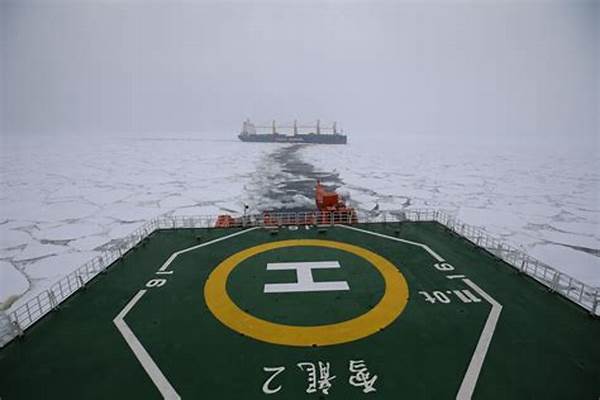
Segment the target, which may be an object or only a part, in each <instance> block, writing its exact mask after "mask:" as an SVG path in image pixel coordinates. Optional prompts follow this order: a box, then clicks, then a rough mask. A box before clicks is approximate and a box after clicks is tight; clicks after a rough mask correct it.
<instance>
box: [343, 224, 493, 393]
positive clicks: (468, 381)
mask: <svg viewBox="0 0 600 400" xmlns="http://www.w3.org/2000/svg"><path fill="white" fill-rule="evenodd" d="M336 226H339V227H342V228H346V229H350V230H353V231H358V232H363V233H366V234H369V235H373V236H379V237H382V238H386V239H391V240H395V241H397V242H402V243H406V244H410V245H413V246H418V247H421V248H423V249H424V250H425V251H427V252H428V253H429V254H430V255H431V256H432V257H433V258H435V259H436V260H437V261H439V262H443V261H446V260H444V259H443V258H442V257H440V256H439V255H438V254H437V253H436V252H434V251H433V250H431V249H430V248H429V247H428V246H427V245H425V244H423V243H419V242H413V241H410V240H405V239H400V238H397V237H394V236H388V235H384V234H383V233H378V232H372V231H369V230H366V229H360V228H355V227H353V226H348V225H342V224H339V225H336ZM462 281H463V282H464V283H465V284H466V285H468V286H470V287H471V288H472V289H473V290H475V291H476V292H477V293H479V294H480V295H481V297H483V298H484V299H485V300H487V302H488V303H490V304H491V305H492V309H491V310H490V313H489V314H488V318H487V320H486V322H485V325H484V327H483V330H482V332H481V335H480V336H479V341H478V342H477V347H475V352H474V353H473V356H472V357H471V361H470V363H469V366H468V368H467V372H466V373H465V376H464V377H463V381H462V383H461V385H460V388H459V389H458V394H457V395H456V399H457V400H468V399H470V398H471V396H472V395H473V391H474V390H475V385H476V384H477V379H478V378H479V373H480V372H481V367H482V366H483V361H484V360H485V356H486V354H487V351H488V348H489V346H490V343H491V341H492V336H493V335H494V331H495V330H496V324H497V323H498V319H499V318H500V312H501V311H502V305H501V304H500V303H498V302H497V301H496V300H494V299H493V298H492V296H490V295H489V294H487V293H486V292H484V291H483V290H482V289H481V288H480V287H479V286H477V285H476V284H475V283H474V282H472V281H471V280H470V279H468V278H465V279H463V280H462Z"/></svg>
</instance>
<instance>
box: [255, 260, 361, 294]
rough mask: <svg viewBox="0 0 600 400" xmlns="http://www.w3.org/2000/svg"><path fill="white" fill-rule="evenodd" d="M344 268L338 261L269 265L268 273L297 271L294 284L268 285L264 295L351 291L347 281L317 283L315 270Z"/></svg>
mask: <svg viewBox="0 0 600 400" xmlns="http://www.w3.org/2000/svg"><path fill="white" fill-rule="evenodd" d="M337 268H342V266H341V265H340V263H339V262H338V261H314V262H306V261H305V262H284V263H268V264H267V271H296V282H294V283H267V284H265V286H264V293H294V292H333V291H339V290H350V286H348V282H346V281H325V282H315V281H314V279H313V275H312V270H313V269H337Z"/></svg>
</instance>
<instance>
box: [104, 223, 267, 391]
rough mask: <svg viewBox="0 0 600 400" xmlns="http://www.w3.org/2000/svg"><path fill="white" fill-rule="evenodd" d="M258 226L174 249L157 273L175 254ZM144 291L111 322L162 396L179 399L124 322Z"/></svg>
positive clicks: (169, 263)
mask: <svg viewBox="0 0 600 400" xmlns="http://www.w3.org/2000/svg"><path fill="white" fill-rule="evenodd" d="M258 228H259V227H258V226H257V227H254V228H250V229H246V230H243V231H239V232H236V233H232V234H231V235H227V236H222V237H220V238H217V239H214V240H211V241H209V242H206V243H201V244H199V245H196V246H192V247H188V248H187V249H183V250H179V251H176V252H175V253H173V254H171V256H170V257H169V258H168V259H167V261H165V263H164V264H163V265H162V266H161V267H160V268H159V269H158V272H157V274H170V273H172V271H165V270H166V269H167V268H168V267H169V265H171V263H172V262H173V260H175V258H177V256H178V255H180V254H183V253H186V252H188V251H192V250H196V249H199V248H200V247H204V246H208V245H211V244H213V243H217V242H220V241H222V240H226V239H230V238H232V237H235V236H238V235H242V234H244V233H246V232H250V231H253V230H255V229H258ZM145 293H146V290H140V291H139V292H138V293H137V294H136V295H135V296H134V297H133V299H131V301H130V302H129V303H127V305H126V306H125V308H123V309H122V310H121V312H120V313H119V315H117V316H116V317H115V319H114V320H113V323H114V324H115V325H116V327H117V329H118V330H119V332H120V333H121V335H122V336H123V338H124V339H125V341H126V342H127V344H128V345H129V348H130V349H131V351H133V354H134V355H135V356H136V358H137V359H138V361H139V362H140V364H142V367H143V368H144V370H145V371H146V373H147V374H148V376H149V377H150V379H152V382H154V385H155V386H156V388H157V389H158V390H159V391H160V393H161V394H162V396H163V397H164V398H165V399H169V400H171V399H180V397H179V395H178V394H177V392H176V391H175V389H174V388H173V386H171V384H170V383H169V381H168V380H167V378H165V376H164V375H163V374H162V372H161V371H160V369H159V368H158V366H157V365H156V363H155V362H154V360H152V357H150V354H148V352H147V351H146V349H144V346H142V344H141V343H140V341H139V340H138V339H137V337H136V336H135V335H134V333H133V332H132V331H131V329H130V328H129V326H127V323H125V315H127V313H128V312H129V310H131V308H132V307H133V306H134V305H135V304H136V303H137V302H138V300H139V299H140V298H141V297H142V296H143V295H144V294H145Z"/></svg>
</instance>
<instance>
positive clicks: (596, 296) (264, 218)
mask: <svg viewBox="0 0 600 400" xmlns="http://www.w3.org/2000/svg"><path fill="white" fill-rule="evenodd" d="M216 221H217V217H216V216H193V217H185V216H178V217H172V216H160V217H157V218H154V219H152V220H150V221H149V222H147V223H146V224H144V225H143V226H141V227H139V228H138V229H136V230H135V231H134V232H133V233H131V234H130V235H128V236H126V237H124V238H123V239H121V240H120V241H119V244H118V245H116V246H114V247H113V248H111V249H109V250H106V251H104V252H102V253H101V254H100V255H99V256H97V257H94V258H93V259H91V260H90V261H88V262H87V263H85V264H83V265H82V266H81V267H79V268H77V269H76V270H75V271H73V272H71V273H70V274H68V275H66V276H64V277H63V278H62V279H60V280H59V281H58V282H56V283H54V284H52V285H51V286H50V287H49V288H48V289H46V290H44V291H43V292H42V293H40V294H38V295H37V296H35V297H33V298H31V299H29V300H27V301H26V302H25V303H23V304H22V305H20V306H18V307H17V308H16V309H15V310H13V311H12V312H10V313H9V314H8V317H9V320H10V324H8V326H7V324H2V326H0V347H2V346H4V345H5V344H6V343H8V342H9V341H10V340H12V339H13V338H14V337H16V336H19V335H21V334H22V333H23V331H24V330H25V329H27V328H28V327H30V326H31V325H33V324H34V323H35V322H36V321H38V320H39V319H40V318H42V317H43V316H44V315H46V314H48V313H49V312H50V311H52V310H54V309H56V308H58V307H59V306H60V304H61V303H62V302H63V301H64V300H66V299H67V298H68V297H69V296H71V295H72V294H73V293H75V292H77V291H78V290H80V289H82V288H84V287H85V286H86V284H87V283H88V282H89V281H91V280H92V279H93V278H94V277H96V276H97V275H98V274H100V273H102V272H104V271H105V270H106V269H107V268H108V267H109V266H110V265H112V264H113V263H114V262H115V261H117V260H119V259H120V258H121V257H122V256H123V255H124V254H125V253H126V252H128V251H129V250H131V249H133V248H134V247H136V246H137V245H138V244H139V243H140V242H142V241H143V240H144V239H145V238H147V237H148V236H150V235H151V234H152V233H153V232H155V231H157V230H161V229H176V228H212V227H214V226H215V222H216ZM402 221H436V222H439V223H440V224H442V225H445V226H446V227H447V228H448V229H450V230H452V231H453V232H455V233H456V234H458V235H460V236H462V237H464V238H466V239H468V240H469V241H471V242H472V243H473V244H475V245H477V246H479V247H481V248H484V249H485V250H487V251H489V252H490V253H492V254H493V255H495V256H496V257H498V258H500V259H502V260H503V261H505V262H507V263H508V264H510V265H512V266H513V267H514V268H516V269H518V270H519V271H521V272H522V273H524V274H527V275H529V276H531V277H533V278H534V279H536V280H537V281H539V282H540V283H542V284H544V285H545V286H547V287H548V288H549V289H550V290H552V291H555V292H557V293H560V294H561V295H563V296H565V297H566V298H568V299H569V300H571V301H573V302H575V303H577V304H579V305H580V306H582V307H583V308H585V309H586V310H588V311H590V313H592V314H593V315H599V313H600V310H599V308H600V307H599V304H598V303H599V301H600V289H599V288H597V287H593V286H590V285H587V284H585V283H583V282H581V281H579V280H577V279H575V278H573V277H571V276H569V275H567V274H565V273H563V272H560V271H558V270H556V269H555V268H552V267H550V266H549V265H547V264H544V263H543V262H541V261H539V260H537V259H535V258H533V257H530V256H528V255H527V254H525V253H524V252H523V251H521V250H519V249H517V248H515V247H513V246H511V245H508V244H506V243H503V242H502V241H500V240H498V239H496V238H494V237H493V236H492V235H490V234H488V233H487V232H486V231H485V230H483V229H480V228H477V227H474V226H471V225H468V224H465V223H463V222H461V221H459V220H458V219H457V218H455V217H454V216H452V215H451V214H449V213H447V212H445V211H441V210H405V211H401V212H381V213H377V214H371V213H354V212H352V213H349V212H341V213H337V212H332V213H329V212H299V213H268V214H261V215H248V216H244V217H238V218H235V220H234V223H233V224H231V225H230V226H229V227H251V226H263V227H266V228H269V227H271V228H276V227H278V226H288V225H303V224H314V225H335V224H349V223H357V222H358V223H394V222H402ZM0 322H1V321H0Z"/></svg>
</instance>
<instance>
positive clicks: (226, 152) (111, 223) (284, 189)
mask: <svg viewBox="0 0 600 400" xmlns="http://www.w3.org/2000/svg"><path fill="white" fill-rule="evenodd" d="M223 137H225V136H223ZM396 139H397V138H396ZM385 140H386V141H383V140H369V139H367V138H356V139H353V138H352V137H350V141H349V144H348V145H346V146H322V145H290V144H259V143H256V144H253V143H241V142H238V141H236V140H216V139H215V140H208V139H197V138H195V137H194V136H193V135H181V134H178V135H176V136H174V135H166V134H165V135H161V136H156V135H154V136H152V137H136V138H133V137H118V136H114V135H113V136H106V137H104V136H98V137H94V138H93V139H90V138H89V135H86V137H85V138H81V137H78V136H67V135H65V136H60V137H45V136H41V137H31V136H28V137H19V136H6V137H3V138H2V150H0V160H1V164H0V167H1V168H0V311H2V310H3V311H4V312H10V311H11V310H12V309H14V308H16V307H18V306H19V305H20V304H23V302H25V301H26V300H28V299H30V298H32V297H34V296H36V295H37V294H39V293H40V292H41V291H43V290H45V289H47V288H48V287H49V286H50V285H51V284H52V283H54V282H55V281H57V280H58V279H60V278H61V277H63V276H65V275H66V274H68V273H69V272H71V271H73V270H75V269H77V268H78V267H79V266H80V265H81V264H83V263H84V262H86V261H88V260H89V259H91V258H92V257H94V256H96V255H98V254H99V253H100V252H101V251H102V250H104V249H106V248H109V247H111V246H115V245H118V244H119V241H120V240H121V239H122V238H124V237H125V236H126V235H128V234H129V233H131V232H132V231H134V230H135V229H136V228H138V227H140V226H141V225H143V224H144V223H145V222H146V221H148V220H149V219H151V218H154V217H156V216H158V215H163V214H166V215H173V216H179V215H217V214H223V213H231V214H238V215H239V214H241V213H242V212H243V207H244V204H248V206H249V211H250V212H260V211H262V210H267V209H272V208H277V209H285V208H288V209H306V208H312V207H314V201H313V198H312V193H311V190H312V188H313V187H314V182H315V179H317V178H319V179H321V180H322V181H323V183H324V184H326V185H329V186H330V187H331V188H335V189H336V190H338V191H339V192H340V193H343V194H345V195H346V197H347V198H349V201H350V203H351V205H352V206H354V207H356V208H357V209H359V210H363V211H368V212H370V213H373V214H376V213H378V212H383V211H396V210H410V209H421V208H429V209H444V210H448V211H450V212H451V213H453V214H454V215H456V216H457V217H458V218H459V219H461V220H463V221H464V222H466V223H469V224H472V225H476V226H479V227H483V228H485V229H486V230H487V231H488V232H489V233H490V234H492V235H494V236H496V237H499V238H501V239H503V240H504V241H505V242H507V243H509V244H513V245H516V246H519V247H521V248H522V249H523V250H524V251H525V252H526V253H528V254H530V255H532V256H534V257H536V258H538V259H540V260H541V261H544V262H545V263H547V264H549V265H551V266H553V267H555V268H556V269H558V270H560V271H562V272H565V273H567V274H569V275H571V276H573V277H575V278H577V279H579V280H581V281H583V282H585V283H588V284H590V285H593V286H600V158H599V157H598V156H597V151H596V149H595V148H594V146H592V147H589V146H588V147H586V146H583V145H577V144H574V145H573V146H564V145H563V146H553V145H552V144H551V143H526V142H521V141H515V140H513V141H510V142H508V141H498V142H494V143H484V142H478V141H477V140H472V139H469V140H466V139H465V140H463V141H459V142H457V141H453V140H449V139H440V138H431V137H419V136H406V137H403V138H402V140H396V141H390V139H389V138H388V139H385Z"/></svg>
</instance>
